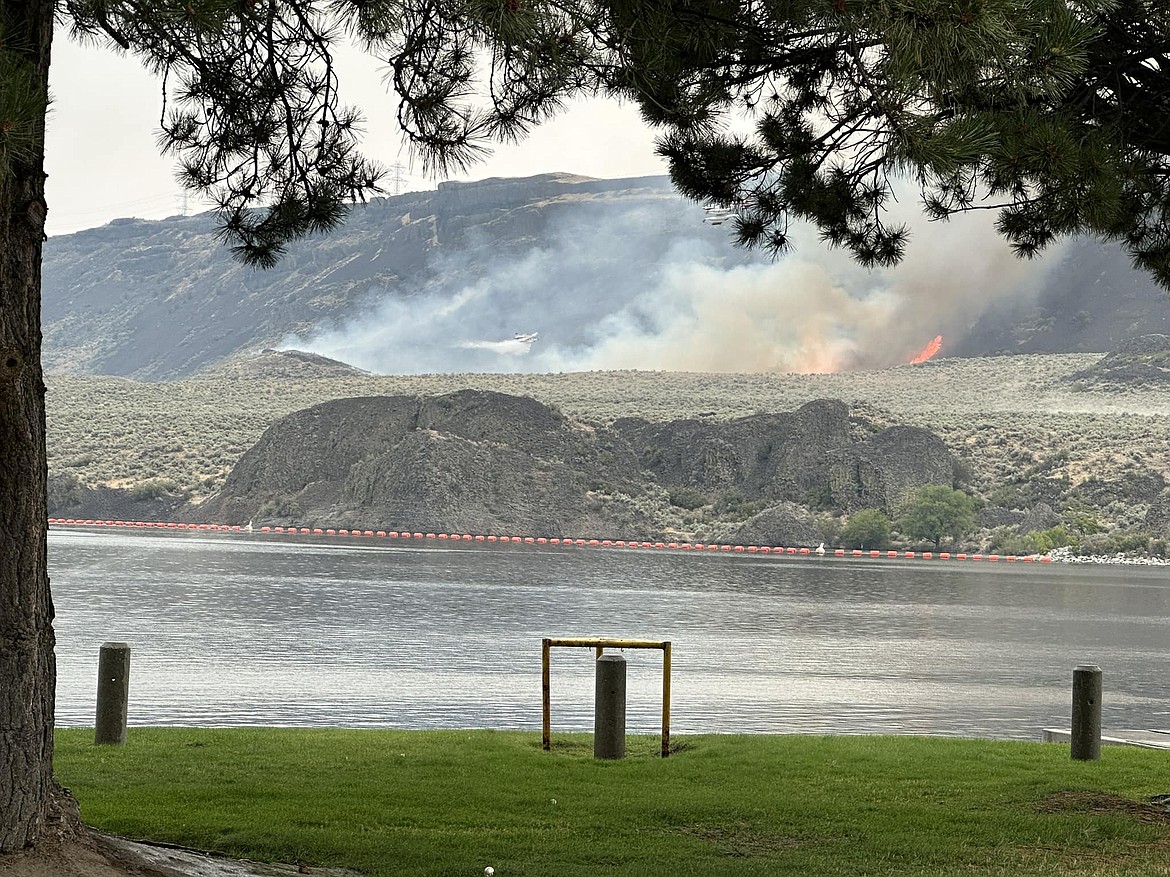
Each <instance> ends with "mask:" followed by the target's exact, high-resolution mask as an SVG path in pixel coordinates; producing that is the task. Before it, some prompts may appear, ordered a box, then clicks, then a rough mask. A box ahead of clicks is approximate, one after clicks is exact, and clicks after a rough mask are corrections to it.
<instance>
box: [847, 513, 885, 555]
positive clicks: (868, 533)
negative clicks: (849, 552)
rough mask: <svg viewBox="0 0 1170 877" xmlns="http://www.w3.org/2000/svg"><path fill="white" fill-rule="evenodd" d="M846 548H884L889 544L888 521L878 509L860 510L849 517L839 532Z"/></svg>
mask: <svg viewBox="0 0 1170 877" xmlns="http://www.w3.org/2000/svg"><path fill="white" fill-rule="evenodd" d="M841 544H842V545H844V546H845V547H846V548H871V549H872V548H885V547H886V546H888V545H889V544H890V519H889V518H887V517H886V515H885V513H884V512H882V511H880V510H879V509H862V510H861V511H859V512H854V513H853V514H852V515H850V516H849V522H848V523H847V524H846V525H845V529H844V530H842V531H841Z"/></svg>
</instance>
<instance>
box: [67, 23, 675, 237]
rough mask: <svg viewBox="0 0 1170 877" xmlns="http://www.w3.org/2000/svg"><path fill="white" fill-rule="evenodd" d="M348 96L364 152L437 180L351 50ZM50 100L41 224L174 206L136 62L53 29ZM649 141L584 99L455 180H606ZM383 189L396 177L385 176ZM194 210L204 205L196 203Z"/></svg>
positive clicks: (654, 168)
mask: <svg viewBox="0 0 1170 877" xmlns="http://www.w3.org/2000/svg"><path fill="white" fill-rule="evenodd" d="M340 66H341V68H342V69H341V74H342V77H343V87H345V88H347V89H348V90H347V92H346V94H347V101H348V102H349V103H353V104H357V105H359V106H361V107H362V108H363V109H364V111H365V115H366V119H367V135H366V139H365V151H366V154H367V155H369V156H371V157H373V158H377V159H378V160H380V161H381V162H383V163H384V164H386V165H387V166H390V165H393V164H394V163H395V162H401V163H402V164H403V165H404V171H403V175H404V176H405V177H406V182H405V184H403V185H402V187H401V188H402V191H408V190H410V189H430V188H434V186H435V183H436V182H437V180H435V179H428V178H426V177H424V176H422V174H421V170H420V168H419V167H417V166H415V167H413V168H412V167H411V166H410V161H411V156H410V153H409V151H408V150H406V149H405V148H403V147H402V145H401V143H400V140H399V137H398V133H397V130H398V129H397V126H396V125H395V124H394V121H393V119H394V110H395V107H396V104H395V102H394V99H393V98H392V97H391V96H389V95H388V94H387V93H386V89H385V86H384V85H383V75H382V73H381V72H380V68H379V65H378V64H377V63H376V62H373V61H370V60H369V59H368V58H366V57H364V56H361V55H360V54H359V53H357V52H352V53H348V54H345V55H343V56H342V63H341V65H340ZM51 88H52V95H53V105H52V109H51V111H50V115H49V130H48V136H47V143H46V172H47V173H48V175H49V178H48V181H47V184H46V185H47V187H48V194H47V198H48V201H49V221H48V230H49V233H50V234H62V233H67V232H70V231H76V230H78V229H82V228H91V227H93V226H97V225H102V224H104V223H106V222H109V221H110V220H111V219H115V218H118V217H125V216H135V217H140V218H143V219H161V218H163V217H167V216H173V215H174V214H176V213H180V212H182V207H183V194H182V191H181V189H180V188H179V186H178V185H177V184H176V183H175V181H174V163H173V161H171V160H170V159H165V158H162V157H160V156H159V154H158V149H157V146H156V137H157V131H158V119H159V112H160V109H161V106H162V102H161V99H160V93H159V86H158V83H157V82H156V81H155V80H154V79H153V78H152V77H151V76H150V75H149V74H148V73H147V72H146V71H145V70H143V69H142V67H141V65H140V64H139V63H138V61H136V60H134V59H133V58H129V57H119V56H117V55H114V54H113V53H111V52H109V51H107V50H105V49H96V48H93V47H87V46H79V45H78V44H77V43H75V42H74V41H72V40H71V39H69V38H68V36H67V35H65V34H64V33H61V32H59V33H58V35H57V38H56V41H55V42H54V45H53V65H52V74H51ZM653 141H654V138H653V135H652V134H651V132H650V131H649V129H647V127H646V126H645V125H644V124H642V122H641V120H640V119H639V118H638V115H637V112H636V111H635V110H634V109H633V108H632V107H630V106H619V105H617V104H615V103H613V102H609V101H591V102H588V103H583V104H581V105H579V106H578V107H576V108H574V109H573V110H571V111H570V112H567V113H566V114H564V115H563V116H562V117H560V118H558V119H556V120H555V121H553V122H551V123H548V124H546V125H544V126H541V127H540V128H538V129H537V130H536V131H535V132H534V133H533V135H532V136H531V137H529V138H528V139H527V140H525V141H524V142H522V143H520V144H515V145H509V146H501V147H498V148H497V150H496V152H495V154H494V155H493V156H492V157H491V158H489V159H488V160H487V161H485V162H483V163H482V164H480V165H478V166H477V167H476V168H474V169H473V170H472V172H471V173H470V174H468V175H467V176H465V177H460V179H482V178H484V177H496V176H499V177H521V176H530V175H532V174H539V173H548V172H552V171H565V172H568V173H576V174H582V175H585V176H593V177H603V178H613V177H625V176H641V175H643V174H659V173H666V166H665V163H664V162H663V161H662V160H661V159H660V158H658V157H657V156H656V155H655V154H654V143H653ZM389 185H390V186H391V187H392V186H393V184H392V183H391V184H389ZM188 209H189V210H191V211H192V212H195V211H197V210H198V209H201V205H197V204H195V203H194V202H193V201H192V202H189V203H188Z"/></svg>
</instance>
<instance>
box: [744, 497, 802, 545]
mask: <svg viewBox="0 0 1170 877" xmlns="http://www.w3.org/2000/svg"><path fill="white" fill-rule="evenodd" d="M727 541H729V542H735V543H737V544H740V545H816V544H818V543H819V542H820V541H821V530H820V527H818V526H817V521H816V518H815V517H814V516H813V514H812V512H810V511H809V510H808V509H807V508H805V507H804V506H800V505H797V504H796V503H794V502H782V503H780V504H779V505H777V506H773V507H772V508H769V509H765V510H764V511H762V512H760V513H759V514H758V515H753V516H752V517H750V518H748V519H747V520H746V521H744V522H743V523H742V524H740V525H739V526H738V527H735V528H734V529H732V530H731V531H730V532H729V534H728V537H727Z"/></svg>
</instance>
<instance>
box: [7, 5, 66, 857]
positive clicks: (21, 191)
mask: <svg viewBox="0 0 1170 877" xmlns="http://www.w3.org/2000/svg"><path fill="white" fill-rule="evenodd" d="M0 11H2V13H3V15H4V16H5V21H4V31H5V33H4V37H5V43H6V45H5V46H4V48H5V49H6V50H7V53H8V54H9V55H10V56H15V57H16V58H17V59H18V63H19V64H20V65H21V66H24V67H26V69H27V72H28V73H29V74H30V75H31V76H32V77H33V81H34V82H37V83H40V84H41V85H42V86H43V88H44V93H46V94H47V92H48V77H49V48H50V43H51V40H52V32H53V2H52V0H2V2H0ZM2 87H4V83H2V82H0V88H2ZM39 116H40V118H39V120H38V121H35V122H34V123H31V124H30V123H29V122H28V121H27V120H25V128H24V130H25V131H26V132H30V131H31V133H32V134H33V135H34V136H33V138H32V139H33V141H34V142H35V144H36V145H35V146H34V147H33V148H32V149H29V150H26V151H24V152H16V153H14V152H10V153H9V156H8V161H7V162H4V163H3V164H6V165H7V172H5V171H4V170H3V169H2V167H0V852H7V851H12V850H17V849H21V848H22V847H26V846H30V845H32V844H33V843H35V842H36V840H37V838H38V836H39V834H40V832H41V831H42V828H43V826H44V823H45V817H46V814H47V810H48V807H49V804H50V799H51V796H52V794H53V789H54V786H53V708H54V704H53V697H54V688H55V685H56V664H55V659H54V655H53V645H54V635H53V603H52V598H51V597H50V595H49V576H48V569H47V566H46V554H47V551H46V528H47V522H46V511H45V482H46V462H45V459H46V458H45V384H44V380H43V376H42V373H41V361H40V360H41V327H40V319H41V313H40V311H41V244H42V242H43V240H44V222H45V212H46V206H45V199H44V192H45V174H44V136H43V135H44V115H43V114H39ZM6 122H7V124H8V130H12V129H13V126H14V123H13V121H12V120H5V119H3V118H0V128H3V127H4V125H5V123H6ZM4 146H5V142H4V140H2V139H0V148H4Z"/></svg>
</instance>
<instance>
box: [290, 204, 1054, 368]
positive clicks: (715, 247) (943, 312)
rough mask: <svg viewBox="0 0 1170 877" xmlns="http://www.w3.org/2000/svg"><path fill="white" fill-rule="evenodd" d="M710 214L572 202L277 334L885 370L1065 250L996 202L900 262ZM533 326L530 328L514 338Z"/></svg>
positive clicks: (647, 363) (534, 360)
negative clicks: (1004, 218) (787, 238)
mask: <svg viewBox="0 0 1170 877" xmlns="http://www.w3.org/2000/svg"><path fill="white" fill-rule="evenodd" d="M703 216H704V214H703V211H702V210H701V209H699V208H698V207H696V206H695V205H693V204H689V203H687V202H683V201H681V200H678V199H670V200H668V201H665V202H664V203H663V204H661V205H658V206H643V207H639V208H635V209H626V210H624V211H623V210H619V209H618V208H616V207H614V206H609V207H600V206H584V207H582V208H581V209H577V210H573V211H563V212H562V213H561V214H560V215H559V216H558V217H557V218H555V219H553V220H550V222H549V224H548V225H547V227H546V228H547V233H546V234H544V236H543V237H542V239H541V240H539V241H538V242H535V243H533V244H532V245H531V246H528V247H526V248H523V249H520V250H513V251H509V252H506V253H502V254H500V253H495V254H493V255H491V256H490V257H485V255H484V254H485V253H492V252H493V251H492V250H491V249H490V247H489V246H487V244H486V242H481V244H480V245H476V246H471V247H468V248H466V252H469V253H472V254H474V255H473V256H468V257H461V258H457V257H447V258H446V259H445V260H444V261H442V262H441V263H439V264H436V265H434V266H432V267H433V271H432V273H431V277H432V278H433V280H432V282H431V284H430V285H429V286H428V287H427V288H426V289H424V290H421V291H419V292H418V293H417V294H414V295H411V296H409V297H404V296H403V295H401V294H397V295H390V294H383V295H382V296H381V297H375V299H374V301H375V303H374V304H372V305H371V306H370V307H369V308H367V310H366V312H365V313H363V314H362V315H361V316H360V318H358V319H354V320H352V321H350V322H347V323H344V324H341V325H335V326H331V327H322V328H320V329H319V330H318V331H317V332H315V333H314V334H312V335H310V336H308V337H290V338H288V339H286V340H285V345H284V346H287V347H298V348H301V349H309V350H312V351H315V352H317V353H321V354H323V355H326V356H330V357H333V358H336V359H341V360H344V361H346V362H349V363H352V364H353V365H356V366H359V367H361V368H364V369H368V370H370V371H374V372H379V373H385V374H421V373H435V372H558V371H588V370H594V369H642V370H669V371H710V372H825V371H840V370H848V369H858V368H880V367H884V366H888V365H893V364H898V363H903V362H906V361H908V360H909V359H910V357H912V356H913V355H914V354H915V353H917V352H918V351H919V350H921V349H922V347H924V346H925V345H926V344H927V343H928V342H929V341H930V340H931V339H932V338H934V337H935V336H936V335H940V334H941V335H943V337H944V345H943V353H942V355H944V356H945V355H946V342H945V339H946V338H947V337H948V336H954V337H957V336H959V335H961V334H962V333H964V332H966V331H967V330H968V329H969V328H970V327H971V326H972V325H973V324H974V322H975V321H976V320H977V319H978V317H979V315H980V314H981V313H982V312H983V311H984V309H985V308H986V307H987V306H988V305H989V304H991V303H993V302H994V301H996V300H998V299H1001V298H1004V297H1007V296H1019V295H1025V294H1029V293H1033V292H1035V291H1037V290H1038V288H1039V287H1040V285H1041V283H1042V281H1043V277H1044V274H1045V273H1046V271H1047V269H1048V267H1049V266H1051V265H1052V264H1053V263H1054V262H1055V261H1056V260H1057V258H1058V253H1055V252H1052V253H1049V254H1048V255H1047V256H1046V257H1045V258H1043V259H1041V260H1035V261H1031V262H1029V261H1022V260H1019V259H1016V258H1015V257H1014V256H1013V255H1012V254H1011V252H1010V250H1009V249H1008V247H1007V245H1006V244H1005V243H1004V242H1003V241H1002V240H1001V239H1000V238H999V237H998V236H997V235H996V233H995V231H994V228H993V220H994V217H993V216H992V215H990V214H989V213H986V212H977V213H974V214H971V215H967V216H961V217H957V218H955V219H953V220H952V221H950V222H948V223H925V222H918V223H917V225H916V227H915V234H914V237H913V240H912V241H911V243H910V246H909V249H908V255H907V257H906V259H905V260H904V262H903V263H902V264H901V265H899V266H898V267H896V268H894V269H888V270H872V271H871V270H867V269H864V268H862V267H860V266H858V265H857V264H856V263H854V262H853V261H852V260H851V259H850V258H849V256H848V255H847V254H845V253H842V252H839V251H831V250H828V249H827V248H825V247H824V246H823V245H822V244H820V243H819V242H818V241H817V239H816V235H815V233H814V232H812V231H810V230H798V234H797V246H798V247H799V249H798V250H797V251H796V252H794V253H792V254H789V255H786V256H784V257H782V258H781V259H779V260H777V261H771V260H769V259H767V258H766V257H763V256H761V255H759V254H756V253H749V252H746V251H744V250H740V249H737V248H735V247H733V246H732V245H731V244H730V242H729V238H730V233H729V231H728V228H729V226H722V227H718V228H716V227H712V226H709V225H706V224H705V223H704V222H703ZM664 230H665V232H666V233H664ZM534 332H535V333H539V337H538V339H537V340H536V341H535V342H534V343H532V344H527V343H524V342H521V341H517V340H515V339H514V337H513V336H514V335H515V334H518V333H520V334H523V333H534Z"/></svg>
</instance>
